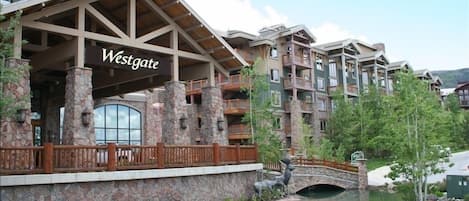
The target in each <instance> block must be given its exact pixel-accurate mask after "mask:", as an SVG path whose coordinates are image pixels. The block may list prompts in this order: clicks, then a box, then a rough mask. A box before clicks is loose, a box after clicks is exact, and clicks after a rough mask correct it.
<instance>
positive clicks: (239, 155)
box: [236, 143, 241, 164]
mask: <svg viewBox="0 0 469 201" xmlns="http://www.w3.org/2000/svg"><path fill="white" fill-rule="evenodd" d="M236 164H241V146H239V143H236Z"/></svg>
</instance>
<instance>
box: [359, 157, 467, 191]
mask: <svg viewBox="0 0 469 201" xmlns="http://www.w3.org/2000/svg"><path fill="white" fill-rule="evenodd" d="M450 162H451V163H454V166H453V167H451V168H449V167H448V165H447V164H445V165H443V167H445V169H446V172H444V173H442V174H437V175H432V176H430V177H428V182H429V183H435V182H438V181H443V179H444V178H446V175H452V174H456V175H469V151H464V152H459V153H453V154H452V156H451V157H450ZM390 171H391V169H390V168H389V166H383V167H380V168H378V169H375V170H373V171H370V172H368V185H370V186H383V185H385V184H386V183H388V184H391V183H392V180H391V179H389V178H385V177H384V176H385V175H387V174H388V173H389V172H390Z"/></svg>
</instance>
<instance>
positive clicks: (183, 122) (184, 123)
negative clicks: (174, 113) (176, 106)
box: [179, 114, 187, 129]
mask: <svg viewBox="0 0 469 201" xmlns="http://www.w3.org/2000/svg"><path fill="white" fill-rule="evenodd" d="M179 124H180V126H181V129H186V128H187V117H186V114H182V116H181V118H180V119H179Z"/></svg>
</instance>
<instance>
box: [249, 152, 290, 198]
mask: <svg viewBox="0 0 469 201" xmlns="http://www.w3.org/2000/svg"><path fill="white" fill-rule="evenodd" d="M280 162H281V163H283V164H284V165H285V170H284V172H283V174H282V175H280V176H275V177H274V179H273V180H269V179H265V180H262V181H258V182H255V183H254V190H255V191H256V194H257V195H258V196H262V190H265V189H268V190H273V189H274V187H277V186H278V187H281V189H282V191H283V193H285V194H288V182H289V181H290V178H291V174H292V173H291V171H293V170H294V169H295V168H294V167H293V165H291V161H290V159H289V158H284V159H282V160H280Z"/></svg>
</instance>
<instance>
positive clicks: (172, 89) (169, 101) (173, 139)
mask: <svg viewBox="0 0 469 201" xmlns="http://www.w3.org/2000/svg"><path fill="white" fill-rule="evenodd" d="M163 100H164V101H163V103H164V110H163V111H164V112H163V114H164V117H163V121H162V122H163V131H164V132H163V137H162V139H163V142H164V143H167V144H178V145H188V144H190V143H191V137H190V132H189V131H190V129H189V128H188V127H189V123H188V122H189V118H190V117H188V116H187V108H186V105H187V103H186V89H185V85H184V84H183V83H182V82H178V81H170V82H166V83H165V93H164V99H163ZM183 117H185V118H186V120H185V121H186V126H187V127H186V128H182V127H181V119H182V118H183Z"/></svg>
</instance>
